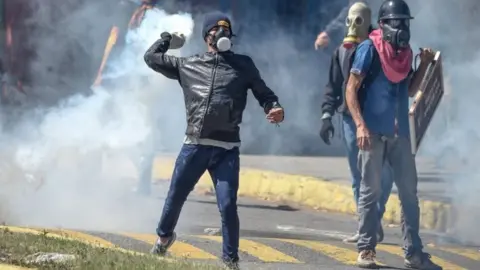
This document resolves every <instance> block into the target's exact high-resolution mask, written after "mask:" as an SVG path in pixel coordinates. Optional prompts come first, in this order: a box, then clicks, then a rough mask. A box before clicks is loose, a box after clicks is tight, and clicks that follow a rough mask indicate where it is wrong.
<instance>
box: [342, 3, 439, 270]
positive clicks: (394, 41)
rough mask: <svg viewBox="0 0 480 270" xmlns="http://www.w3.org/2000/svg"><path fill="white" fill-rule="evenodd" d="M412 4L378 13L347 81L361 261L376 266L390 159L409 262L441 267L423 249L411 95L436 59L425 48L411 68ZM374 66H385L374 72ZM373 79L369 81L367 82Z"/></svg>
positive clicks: (394, 5)
mask: <svg viewBox="0 0 480 270" xmlns="http://www.w3.org/2000/svg"><path fill="white" fill-rule="evenodd" d="M411 19H413V17H412V16H411V15H410V8H409V7H408V5H407V4H406V3H405V1H403V0H387V1H385V2H384V3H383V4H382V6H381V7H380V11H379V14H378V23H379V29H378V30H374V31H372V32H371V33H370V38H369V39H367V40H365V41H363V42H362V43H360V44H359V45H358V47H357V50H356V53H355V57H354V61H353V64H352V67H351V69H350V76H349V79H348V83H347V87H346V103H347V106H348V109H349V111H350V113H351V115H352V118H353V120H354V122H355V125H356V127H357V131H356V133H357V144H358V147H359V149H360V151H359V157H358V159H359V160H358V161H359V162H358V166H359V168H360V171H361V177H362V179H361V182H360V198H359V205H358V211H359V216H360V223H359V234H360V239H359V240H358V242H357V248H358V251H359V256H358V259H357V264H358V266H359V267H362V268H371V267H375V266H376V262H375V257H376V255H375V248H376V245H377V229H378V222H379V219H378V207H377V202H378V200H379V199H380V196H381V192H382V188H381V177H380V176H381V172H382V167H383V165H384V163H385V162H388V164H389V165H390V166H391V167H392V172H393V176H394V177H393V178H394V180H395V184H396V186H397V189H398V195H399V198H400V201H401V206H402V212H403V215H402V233H403V239H404V252H405V266H406V267H408V268H411V269H425V270H433V269H435V270H436V269H442V268H441V267H440V266H438V265H436V264H435V263H433V262H432V261H431V260H430V255H429V254H427V253H424V252H423V245H422V240H421V239H420V236H419V220H420V208H419V203H418V196H417V184H418V178H417V171H416V166H415V158H414V156H413V155H412V153H411V152H410V149H411V148H410V139H409V134H410V132H409V125H408V108H409V96H410V97H412V96H413V95H414V94H415V91H416V90H417V89H418V87H419V85H420V83H421V80H422V78H423V76H424V74H425V72H426V69H427V67H428V65H429V63H431V61H432V60H433V56H434V54H433V52H432V51H431V50H430V49H425V50H422V52H421V54H420V58H421V63H420V66H419V67H418V69H417V70H416V71H415V72H414V71H413V70H412V60H413V52H412V49H411V47H410V45H409V42H410V20H411ZM375 66H380V67H381V68H380V69H379V70H378V72H375V73H372V72H371V71H372V69H373V67H375ZM364 81H369V84H368V86H367V87H362V86H363V85H364V83H363V82H364Z"/></svg>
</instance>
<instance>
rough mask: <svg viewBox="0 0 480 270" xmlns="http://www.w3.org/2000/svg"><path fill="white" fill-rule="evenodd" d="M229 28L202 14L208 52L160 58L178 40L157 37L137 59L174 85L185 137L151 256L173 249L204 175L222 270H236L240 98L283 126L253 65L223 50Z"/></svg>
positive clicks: (216, 16) (218, 17) (227, 47)
mask: <svg viewBox="0 0 480 270" xmlns="http://www.w3.org/2000/svg"><path fill="white" fill-rule="evenodd" d="M232 36H233V35H232V26H231V22H230V19H229V18H228V17H227V16H226V15H224V14H221V13H217V12H215V13H210V14H208V15H206V17H205V21H204V23H203V29H202V37H203V38H204V40H205V42H206V44H207V47H208V51H207V52H206V53H203V54H199V55H194V56H190V57H175V56H171V55H167V54H166V52H167V50H168V49H169V48H177V47H179V46H178V44H176V43H177V42H178V40H179V37H178V35H176V34H169V33H163V34H162V35H161V39H159V40H158V41H156V42H155V43H154V44H153V45H152V46H151V47H150V48H149V49H148V50H147V52H146V53H145V62H146V63H147V65H148V66H149V67H150V68H151V69H153V70H155V71H157V72H159V73H161V74H163V75H164V76H166V77H167V78H170V79H174V80H178V81H179V83H180V86H181V87H182V89H183V94H184V99H185V107H186V110H187V130H186V136H185V139H184V144H183V146H182V149H181V150H180V154H179V155H178V157H177V161H176V163H175V168H174V171H173V175H172V179H171V183H170V188H169V192H168V196H167V198H166V200H165V204H164V207H163V213H162V216H161V218H160V221H159V224H158V227H157V234H158V236H159V238H158V240H157V242H156V243H155V245H154V247H153V249H152V253H154V254H159V255H164V254H165V253H166V252H167V250H168V249H169V248H170V247H171V246H172V244H173V243H174V242H175V239H176V234H175V232H174V230H175V226H176V224H177V221H178V218H179V216H180V212H181V209H182V207H183V204H184V203H185V201H186V199H187V196H188V195H189V193H190V192H191V191H192V190H193V188H194V186H195V185H196V183H197V182H198V180H199V179H200V177H201V176H202V175H203V174H204V172H205V171H207V170H208V172H209V173H210V176H211V177H212V181H213V185H214V188H215V192H216V197H217V204H218V208H219V210H220V214H221V220H222V239H223V255H222V259H223V261H224V262H225V264H226V265H227V266H228V267H229V268H231V269H236V268H238V260H239V257H238V245H239V238H240V235H239V233H240V228H239V226H240V225H239V219H238V213H237V191H238V187H239V169H240V163H239V147H240V135H239V129H240V128H239V124H240V123H241V122H242V114H243V110H244V109H245V106H246V102H247V92H248V89H251V90H252V92H253V95H254V96H255V98H256V99H257V100H258V102H259V104H260V106H261V107H263V109H264V111H265V113H266V118H267V120H268V121H269V122H270V123H275V124H277V123H280V122H282V121H283V118H284V112H283V108H282V107H281V105H280V103H279V102H278V98H277V96H276V95H275V94H274V92H273V91H272V90H271V89H270V88H269V87H267V85H266V84H265V82H264V81H263V79H262V77H261V76H260V73H259V70H258V69H257V68H256V66H255V64H254V62H253V60H252V59H251V58H250V57H249V56H246V55H240V54H236V53H234V52H232V51H231V46H232V43H231V40H230V39H231V37H232Z"/></svg>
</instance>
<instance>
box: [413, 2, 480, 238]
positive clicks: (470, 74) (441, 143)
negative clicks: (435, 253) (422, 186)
mask: <svg viewBox="0 0 480 270" xmlns="http://www.w3.org/2000/svg"><path fill="white" fill-rule="evenodd" d="M408 3H409V4H410V7H411V10H412V13H413V14H414V17H415V20H413V21H412V23H411V29H412V31H413V33H412V38H413V43H414V45H413V48H414V49H415V48H419V47H431V48H433V49H436V50H440V51H441V52H442V55H443V69H444V76H445V85H446V95H445V96H444V99H443V100H442V103H441V104H440V106H439V108H438V110H437V112H436V114H435V116H434V118H433V120H432V121H433V122H432V123H431V126H430V128H429V131H428V133H427V136H426V138H425V140H424V142H423V145H422V147H421V149H420V151H421V152H420V153H419V155H420V157H426V158H430V159H432V160H435V162H436V163H437V166H438V170H439V171H441V170H445V169H446V170H448V171H453V172H455V173H454V174H453V175H451V176H450V175H449V176H448V177H447V176H445V177H444V179H442V180H443V181H444V182H445V183H444V184H443V185H442V186H445V187H446V190H445V191H444V192H445V193H444V197H446V198H447V199H449V200H451V202H452V204H453V208H454V209H453V210H454V214H453V215H452V216H451V217H450V223H451V224H450V226H449V228H448V233H449V234H450V235H451V236H453V237H454V238H456V239H458V240H461V241H463V242H465V243H470V244H476V245H480V238H479V236H478V233H477V230H476V228H475V224H476V223H477V222H476V221H477V220H478V219H479V218H480V208H479V207H478V203H477V202H478V194H480V193H479V192H480V182H479V181H478V177H479V173H480V171H479V166H478V164H477V162H476V161H477V158H478V157H477V155H478V154H477V153H478V148H479V147H480V141H479V139H480V127H479V126H478V125H476V124H475V123H476V122H477V121H476V120H475V118H476V116H477V115H478V104H477V101H478V100H479V99H480V94H479V92H478V91H477V90H476V88H477V86H478V85H479V83H480V77H479V76H478V72H477V70H478V68H479V67H480V55H479V54H478V49H477V44H478V43H477V40H478V38H479V34H480V30H479V29H478V27H476V25H477V24H478V22H479V19H478V18H479V17H478V14H479V13H478V12H479V8H480V5H479V2H478V1H474V0H467V1H461V2H458V3H457V2H455V3H454V2H451V1H447V0H444V1H432V0H429V1H408ZM451 18H455V19H451ZM439 184H442V183H439Z"/></svg>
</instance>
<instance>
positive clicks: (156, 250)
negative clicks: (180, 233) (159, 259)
mask: <svg viewBox="0 0 480 270" xmlns="http://www.w3.org/2000/svg"><path fill="white" fill-rule="evenodd" d="M175 240H177V234H176V233H175V232H174V233H173V234H172V236H170V238H169V239H168V241H167V242H166V243H162V242H161V241H160V238H158V239H157V241H156V242H155V244H154V245H153V247H152V250H151V251H150V253H152V254H155V255H160V256H165V254H166V253H167V251H168V249H169V248H170V247H171V246H172V245H173V243H175Z"/></svg>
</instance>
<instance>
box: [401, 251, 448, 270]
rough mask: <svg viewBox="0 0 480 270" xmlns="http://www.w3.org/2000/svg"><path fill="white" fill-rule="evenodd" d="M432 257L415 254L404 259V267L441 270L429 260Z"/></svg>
mask: <svg viewBox="0 0 480 270" xmlns="http://www.w3.org/2000/svg"><path fill="white" fill-rule="evenodd" d="M431 257H432V256H431V255H430V254H428V253H425V252H420V253H416V254H414V255H412V256H409V257H407V258H405V267H407V268H410V269H419V270H442V269H443V268H442V267H441V266H439V265H437V264H435V263H434V262H432V260H431V259H430V258H431Z"/></svg>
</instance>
